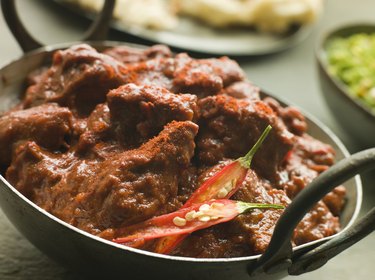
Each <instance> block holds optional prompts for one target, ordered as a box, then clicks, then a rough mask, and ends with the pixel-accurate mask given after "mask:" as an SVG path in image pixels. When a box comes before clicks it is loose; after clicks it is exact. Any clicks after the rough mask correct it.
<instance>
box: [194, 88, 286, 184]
mask: <svg viewBox="0 0 375 280" xmlns="http://www.w3.org/2000/svg"><path fill="white" fill-rule="evenodd" d="M198 106H199V109H200V115H201V117H200V119H199V126H200V127H204V129H202V130H200V131H199V135H198V138H197V147H198V158H199V161H200V163H201V164H206V165H208V166H210V165H213V164H216V163H217V162H219V161H220V160H222V159H224V158H234V159H235V158H238V157H240V156H243V155H245V154H246V153H247V152H248V151H249V150H250V148H251V147H252V146H253V145H254V144H255V142H256V141H257V139H258V138H259V137H260V135H261V133H262V132H263V130H264V129H265V128H266V127H267V125H271V126H272V127H273V129H272V130H271V132H270V135H269V136H268V138H267V139H266V141H265V142H264V143H263V146H262V149H260V150H259V152H258V153H257V154H256V155H255V157H254V163H253V167H254V168H255V169H256V170H257V172H259V174H261V175H263V176H265V177H266V178H267V179H273V177H274V176H275V174H276V171H277V170H278V168H279V165H280V164H281V163H282V161H283V159H284V157H285V155H286V154H287V152H288V151H289V150H290V149H291V147H292V143H293V135H292V134H291V133H289V132H288V131H287V130H286V128H285V126H284V125H283V123H282V122H280V120H279V119H278V117H277V115H276V114H275V113H274V112H273V110H272V109H271V108H270V107H269V106H267V105H266V104H265V103H263V102H262V101H260V100H258V101H257V100H253V101H250V100H246V99H236V98H233V97H230V96H227V95H217V96H209V97H206V98H204V99H201V100H200V101H199V102H198Z"/></svg>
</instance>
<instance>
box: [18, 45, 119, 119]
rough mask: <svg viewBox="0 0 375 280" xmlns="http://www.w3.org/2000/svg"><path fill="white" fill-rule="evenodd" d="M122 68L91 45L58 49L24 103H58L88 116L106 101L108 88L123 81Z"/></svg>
mask: <svg viewBox="0 0 375 280" xmlns="http://www.w3.org/2000/svg"><path fill="white" fill-rule="evenodd" d="M123 68H124V65H123V64H122V63H120V62H118V61H117V60H115V59H114V58H112V57H110V56H108V55H104V54H101V53H98V52H97V51H96V50H95V49H94V48H92V47H90V46H88V45H84V44H82V45H76V46H72V47H70V48H68V49H66V50H61V51H56V52H55V54H54V56H53V61H52V66H51V67H50V68H49V69H48V71H46V72H44V74H43V75H42V76H41V77H39V78H38V79H36V81H35V82H36V83H35V84H33V85H31V86H30V87H29V88H28V89H27V91H26V96H25V99H24V101H23V105H24V107H25V108H29V107H33V106H37V105H40V104H42V103H46V102H56V103H58V104H60V105H61V106H67V107H69V108H71V110H72V111H73V112H74V113H75V114H77V115H79V116H86V115H88V114H89V113H90V112H91V111H92V110H93V109H94V108H95V106H96V105H97V104H99V103H101V102H104V101H105V98H106V94H107V92H108V90H110V89H113V88H116V87H118V86H120V85H121V84H123V83H124V79H123V74H122V71H123Z"/></svg>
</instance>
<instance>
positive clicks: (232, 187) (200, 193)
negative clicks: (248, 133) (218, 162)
mask: <svg viewBox="0 0 375 280" xmlns="http://www.w3.org/2000/svg"><path fill="white" fill-rule="evenodd" d="M271 129H272V127H271V126H270V125H268V126H267V127H266V129H265V130H264V131H263V133H262V135H261V136H260V137H259V139H258V141H257V142H256V143H255V144H254V146H253V147H252V148H251V150H250V151H249V152H248V153H247V154H246V155H245V156H243V157H240V158H238V159H237V160H235V161H233V162H232V163H230V164H228V165H227V166H225V167H223V168H222V169H221V170H220V171H218V172H217V173H216V174H215V175H213V176H212V177H211V178H210V179H208V180H206V181H205V182H204V183H203V184H202V185H201V186H200V187H199V188H198V189H197V190H196V191H195V192H194V193H193V194H192V195H191V197H190V198H189V199H188V201H187V202H186V203H185V204H184V205H183V206H182V208H181V209H183V208H185V207H190V206H191V205H193V204H195V203H201V202H205V201H209V200H211V199H223V198H230V197H231V196H232V195H233V194H235V193H236V192H237V190H238V189H239V188H240V187H241V185H242V182H243V181H244V180H245V177H246V174H247V171H248V169H249V168H250V165H251V161H252V159H253V157H254V155H255V153H256V152H257V151H258V149H259V147H260V146H261V145H262V143H263V141H264V140H265V139H266V137H267V135H268V133H269V132H270V130H271ZM186 237H187V235H175V236H168V237H165V238H162V239H160V240H159V241H158V243H157V245H156V247H155V252H156V253H160V254H169V253H170V252H172V251H173V249H174V248H176V247H177V246H178V244H180V243H181V242H182V241H183V240H184V239H185V238H186Z"/></svg>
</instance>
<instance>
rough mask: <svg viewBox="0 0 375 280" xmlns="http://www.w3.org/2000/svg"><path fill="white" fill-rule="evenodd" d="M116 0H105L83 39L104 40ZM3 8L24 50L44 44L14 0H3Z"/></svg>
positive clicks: (7, 20)
mask: <svg viewBox="0 0 375 280" xmlns="http://www.w3.org/2000/svg"><path fill="white" fill-rule="evenodd" d="M115 3H116V0H105V3H104V5H103V8H102V11H101V13H100V15H99V16H98V17H97V18H96V20H95V21H94V22H93V23H92V24H91V26H90V28H89V30H88V31H87V32H86V34H85V35H84V37H83V40H104V39H105V38H106V36H107V32H108V25H109V21H110V20H111V18H112V13H113V9H114V7H115ZM1 9H2V12H3V16H4V19H5V21H6V23H7V24H8V27H9V29H10V31H11V32H12V34H13V36H14V37H15V38H16V40H17V42H18V44H19V45H20V47H21V49H22V50H23V52H28V51H31V50H34V49H37V48H40V47H42V46H43V44H42V43H40V42H38V41H37V40H36V39H34V37H32V36H31V35H30V34H29V32H28V31H27V30H26V28H25V26H24V25H23V24H22V22H21V20H20V18H19V16H18V13H17V10H16V6H15V1H14V0H1Z"/></svg>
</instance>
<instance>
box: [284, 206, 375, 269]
mask: <svg viewBox="0 0 375 280" xmlns="http://www.w3.org/2000/svg"><path fill="white" fill-rule="evenodd" d="M374 230H375V207H373V208H372V209H371V210H370V211H369V212H368V213H367V214H366V215H365V216H363V217H362V218H361V219H360V220H359V221H357V222H356V223H355V224H354V225H353V226H351V227H350V228H349V229H348V230H346V231H345V232H343V233H342V234H341V235H339V236H338V237H336V238H333V239H331V240H329V241H328V242H326V243H324V244H322V245H320V246H319V247H317V248H315V249H313V250H311V251H309V252H307V253H305V254H304V255H302V256H300V257H299V258H298V259H296V260H293V264H292V266H291V267H289V270H288V271H289V274H290V275H300V274H302V273H305V272H310V271H313V270H315V269H318V268H320V267H322V266H323V265H324V264H326V263H327V262H328V261H329V260H330V259H332V258H333V257H334V256H336V255H338V254H340V253H341V252H342V251H344V250H345V249H347V248H349V247H350V246H352V245H353V244H355V243H357V242H358V241H360V240H361V239H363V238H364V237H366V236H367V235H369V234H370V233H372V232H373V231H374Z"/></svg>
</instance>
